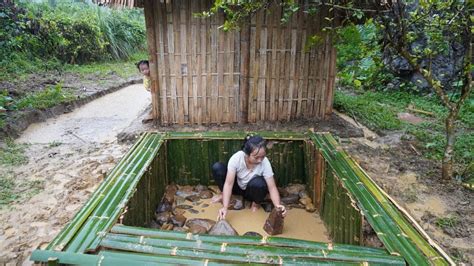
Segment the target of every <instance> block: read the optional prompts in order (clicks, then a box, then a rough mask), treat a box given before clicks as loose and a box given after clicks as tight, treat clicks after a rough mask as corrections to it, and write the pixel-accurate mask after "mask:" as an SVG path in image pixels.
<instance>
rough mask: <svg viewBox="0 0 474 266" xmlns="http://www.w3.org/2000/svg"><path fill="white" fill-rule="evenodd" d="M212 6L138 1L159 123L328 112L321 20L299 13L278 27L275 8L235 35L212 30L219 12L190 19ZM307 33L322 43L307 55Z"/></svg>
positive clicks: (330, 76)
mask: <svg viewBox="0 0 474 266" xmlns="http://www.w3.org/2000/svg"><path fill="white" fill-rule="evenodd" d="M212 2H213V1H211V0H197V1H191V0H174V1H152V0H146V1H145V3H144V4H145V17H146V22H147V36H148V38H147V39H148V46H149V53H150V54H149V56H150V66H151V71H152V73H151V78H152V87H153V88H152V93H153V95H152V97H153V101H152V102H153V106H154V110H153V111H154V114H155V117H157V118H158V119H159V122H160V123H161V124H164V125H168V124H180V125H185V124H194V125H195V124H197V125H200V124H226V123H238V122H240V123H247V122H249V123H255V122H257V121H289V120H292V119H295V118H319V119H324V118H325V117H326V115H327V114H330V113H331V112H332V97H333V86H334V75H335V49H334V47H333V46H332V41H331V39H330V37H329V36H328V35H326V34H325V33H323V32H322V29H323V27H325V26H327V24H326V23H327V22H325V20H324V19H321V18H320V16H318V15H316V16H309V15H308V14H307V13H306V12H304V10H300V11H298V13H297V14H295V15H294V16H292V17H291V20H290V21H289V22H288V23H281V16H282V10H281V7H280V6H279V5H278V4H277V3H275V4H273V5H272V6H270V7H269V9H268V10H267V11H266V12H265V11H261V12H259V13H257V14H256V15H255V16H253V17H252V19H251V20H250V21H249V22H248V23H247V24H246V25H243V26H242V30H241V31H240V32H239V31H232V32H227V33H226V32H223V31H222V30H220V29H219V26H221V25H222V24H223V22H224V18H223V14H222V13H219V14H217V15H215V16H212V17H210V18H206V19H203V18H198V17H196V16H194V14H195V13H200V12H202V11H206V10H208V9H209V8H210V7H211V5H212ZM320 15H321V16H323V15H328V14H327V12H326V13H324V12H321V14H320ZM314 34H318V35H319V36H320V38H321V41H320V42H319V43H318V44H317V45H315V46H313V47H312V48H310V49H309V48H308V46H307V38H308V37H309V36H312V35H314Z"/></svg>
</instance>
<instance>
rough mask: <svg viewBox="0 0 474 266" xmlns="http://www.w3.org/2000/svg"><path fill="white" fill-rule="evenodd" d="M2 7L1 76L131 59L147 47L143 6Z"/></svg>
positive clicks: (63, 3)
mask: <svg viewBox="0 0 474 266" xmlns="http://www.w3.org/2000/svg"><path fill="white" fill-rule="evenodd" d="M0 5H1V11H0V46H1V48H0V72H2V76H3V77H5V76H6V75H9V74H17V73H20V74H21V73H28V72H32V71H33V70H42V69H46V70H48V69H51V68H59V67H60V66H61V65H62V64H64V63H72V64H74V63H88V62H92V61H98V60H104V59H106V60H108V59H123V58H128V57H129V56H130V55H131V54H133V53H135V52H137V51H138V50H141V49H144V48H145V45H146V39H145V23H144V18H143V14H142V11H141V10H125V9H124V10H111V9H109V8H106V7H99V6H96V5H92V4H86V3H83V2H71V1H67V0H63V1H58V2H57V4H56V6H54V7H52V6H50V5H49V4H47V3H31V2H20V3H18V4H9V3H1V4H0ZM0 78H1V76H0Z"/></svg>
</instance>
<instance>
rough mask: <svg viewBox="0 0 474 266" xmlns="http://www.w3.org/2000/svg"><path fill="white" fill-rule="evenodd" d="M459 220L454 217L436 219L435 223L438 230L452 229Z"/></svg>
mask: <svg viewBox="0 0 474 266" xmlns="http://www.w3.org/2000/svg"><path fill="white" fill-rule="evenodd" d="M458 223H459V218H458V217H456V216H447V217H438V218H437V219H436V221H435V224H436V226H438V227H439V228H454V227H456V226H457V225H458Z"/></svg>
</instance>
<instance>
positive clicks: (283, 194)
mask: <svg viewBox="0 0 474 266" xmlns="http://www.w3.org/2000/svg"><path fill="white" fill-rule="evenodd" d="M278 193H279V194H280V198H283V197H286V196H288V195H289V194H288V191H286V189H285V188H281V187H279V188H278Z"/></svg>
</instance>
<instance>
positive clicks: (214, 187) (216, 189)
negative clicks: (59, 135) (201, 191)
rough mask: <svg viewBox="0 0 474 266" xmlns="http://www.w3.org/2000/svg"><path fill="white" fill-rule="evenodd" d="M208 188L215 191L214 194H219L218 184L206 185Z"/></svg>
mask: <svg viewBox="0 0 474 266" xmlns="http://www.w3.org/2000/svg"><path fill="white" fill-rule="evenodd" d="M208 188H209V190H210V191H212V192H214V193H216V194H219V193H221V190H220V189H219V187H218V186H208Z"/></svg>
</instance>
